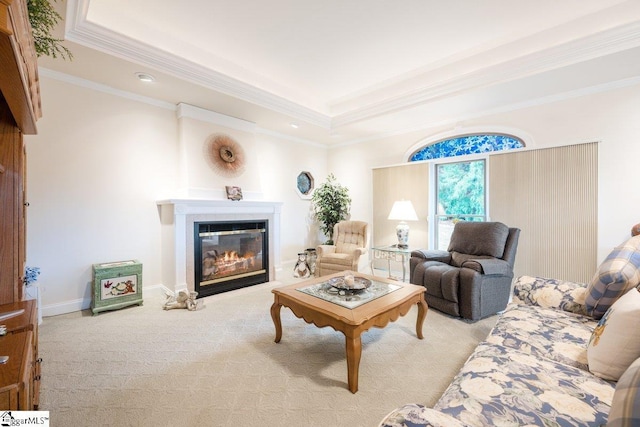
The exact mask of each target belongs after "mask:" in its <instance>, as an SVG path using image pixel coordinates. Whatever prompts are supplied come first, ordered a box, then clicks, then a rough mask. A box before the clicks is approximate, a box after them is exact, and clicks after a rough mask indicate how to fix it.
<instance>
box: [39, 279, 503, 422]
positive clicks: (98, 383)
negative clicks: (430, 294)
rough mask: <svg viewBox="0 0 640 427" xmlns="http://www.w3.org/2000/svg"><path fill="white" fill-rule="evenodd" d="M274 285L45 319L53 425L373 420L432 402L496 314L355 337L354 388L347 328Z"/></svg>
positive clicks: (45, 405) (45, 378) (45, 374)
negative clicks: (275, 305) (316, 320)
mask: <svg viewBox="0 0 640 427" xmlns="http://www.w3.org/2000/svg"><path fill="white" fill-rule="evenodd" d="M276 286H281V284H279V283H276V282H271V283H268V284H264V285H258V286H253V287H251V288H245V289H241V290H237V291H232V292H227V293H225V294H220V295H215V296H211V297H207V298H203V299H201V300H199V301H202V303H203V305H204V306H203V308H202V309H201V310H198V311H187V310H170V311H164V310H162V303H163V302H164V295H162V294H161V292H159V291H158V292H155V293H154V292H149V293H150V294H151V295H145V296H144V300H145V302H144V305H143V306H141V307H139V306H134V307H129V308H125V309H122V310H118V311H112V312H105V313H100V314H99V315H98V316H92V315H91V313H90V312H89V311H83V312H77V313H71V314H65V315H62V316H56V317H49V318H45V319H44V322H43V324H42V325H40V340H39V352H40V357H42V358H43V365H42V384H41V395H40V396H41V397H40V409H42V410H48V411H50V416H51V425H58V426H61V425H78V426H81V425H82V426H114V425H118V426H176V425H179V426H243V427H250V426H261V427H268V426H274V427H275V426H305V427H309V426H376V425H377V423H378V422H380V420H381V419H382V418H383V417H384V416H385V415H386V414H387V413H388V412H390V411H391V410H392V409H394V408H395V407H397V406H400V405H402V404H405V403H410V402H414V403H423V404H426V405H430V406H431V405H433V404H434V403H435V402H436V400H437V399H438V398H439V397H440V395H441V394H442V393H443V392H444V390H445V388H446V387H447V385H448V384H449V382H450V381H451V380H452V379H453V376H454V375H455V374H456V373H457V371H458V370H459V369H460V367H461V366H462V364H463V363H464V362H465V360H466V359H467V357H468V356H469V355H470V354H471V352H472V351H473V349H474V348H475V346H476V345H477V343H478V342H480V341H482V340H483V339H484V338H485V337H486V336H487V334H488V333H489V331H490V329H491V327H493V325H494V324H495V322H496V320H497V319H496V316H493V317H491V318H488V319H485V320H482V321H479V322H476V323H466V322H464V321H461V320H458V319H454V318H451V317H448V316H446V315H444V314H442V313H440V312H437V311H436V310H429V312H428V313H427V318H426V320H425V324H424V328H423V332H424V336H425V338H424V340H418V339H417V338H416V335H415V322H416V315H417V312H418V311H417V307H414V308H412V309H411V311H409V313H408V314H407V315H406V316H404V317H401V318H400V319H398V321H397V322H394V323H390V324H389V325H387V327H386V328H384V329H377V328H374V329H371V330H369V331H368V332H366V333H364V334H363V335H362V359H361V362H360V377H359V391H358V393H356V394H352V393H351V392H349V390H348V389H347V364H346V359H345V342H344V336H343V335H342V334H341V333H339V332H336V331H334V330H333V329H331V328H323V329H318V328H316V327H315V326H313V325H309V324H307V323H305V322H304V321H303V320H302V319H298V318H296V317H295V316H294V315H293V313H292V312H291V311H290V310H289V309H287V308H286V307H283V308H282V311H281V317H282V328H283V336H282V341H281V342H280V343H279V344H276V343H274V341H273V340H274V337H275V329H274V326H273V322H272V320H271V315H270V312H269V309H270V307H271V304H272V302H273V295H272V293H271V289H272V288H273V287H276Z"/></svg>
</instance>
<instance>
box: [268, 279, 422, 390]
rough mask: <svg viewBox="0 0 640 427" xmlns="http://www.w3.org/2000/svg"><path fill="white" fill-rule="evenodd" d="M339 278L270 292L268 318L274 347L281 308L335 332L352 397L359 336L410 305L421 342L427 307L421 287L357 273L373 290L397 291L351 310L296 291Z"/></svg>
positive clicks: (394, 317)
mask: <svg viewBox="0 0 640 427" xmlns="http://www.w3.org/2000/svg"><path fill="white" fill-rule="evenodd" d="M340 276H343V273H336V274H332V275H330V276H323V277H318V278H315V279H311V280H307V281H304V282H300V283H296V284H294V285H289V286H284V287H281V288H276V289H273V290H272V291H271V292H273V294H274V301H273V305H272V306H271V317H272V318H273V323H274V325H275V327H276V339H275V342H276V343H278V342H280V339H281V338H282V323H281V321H280V308H281V307H282V306H285V307H289V308H290V309H291V311H292V312H293V314H295V315H296V317H300V318H302V319H304V320H305V322H307V323H313V324H314V325H316V326H317V327H318V328H324V327H326V326H331V327H332V328H333V329H335V330H336V331H340V332H342V333H343V334H344V336H345V339H346V352H347V371H348V384H349V390H350V391H351V392H352V393H356V392H357V391H358V369H359V366H360V357H361V355H362V341H361V339H360V335H361V334H362V333H363V332H365V331H367V330H369V329H370V328H371V327H373V326H375V327H378V328H384V327H385V326H387V324H388V323H389V322H391V321H395V320H397V319H398V317H400V316H404V315H406V314H407V313H408V312H409V309H411V307H412V306H413V305H418V318H417V321H416V335H417V336H418V338H419V339H422V338H423V336H422V324H423V323H424V319H425V317H426V315H427V310H428V307H427V303H426V302H425V300H424V287H423V286H417V285H412V284H408V283H401V282H396V281H393V280H390V279H386V278H381V277H374V276H369V275H367V274H360V273H358V275H357V276H358V277H364V278H366V279H369V280H371V281H373V282H374V283H375V285H376V286H377V287H385V286H386V285H391V286H392V288H394V289H395V288H396V287H397V289H396V290H394V291H392V292H389V293H387V294H385V295H383V296H380V297H378V298H375V299H373V300H371V301H368V302H366V303H364V304H362V305H359V306H357V307H355V308H349V307H345V306H342V305H339V304H337V303H334V302H331V301H327V300H324V299H322V298H319V297H318V296H314V295H309V294H307V293H304V292H302V291H300V290H299V289H301V288H307V289H308V288H309V287H311V285H317V284H321V283H324V282H327V281H328V280H330V279H332V278H334V277H340ZM376 282H377V283H376Z"/></svg>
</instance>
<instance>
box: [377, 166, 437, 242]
mask: <svg viewBox="0 0 640 427" xmlns="http://www.w3.org/2000/svg"><path fill="white" fill-rule="evenodd" d="M402 199H404V200H411V202H412V204H413V207H414V208H415V210H416V213H417V214H418V221H410V222H408V224H409V228H410V232H409V246H410V247H412V248H414V247H415V248H426V247H428V244H429V239H428V232H427V229H428V226H427V214H428V210H429V164H428V163H409V164H406V165H400V166H391V167H385V168H378V169H374V170H373V233H372V240H371V243H372V245H373V246H384V245H392V244H394V243H398V239H397V237H396V226H397V225H398V222H397V221H391V220H388V219H387V217H388V216H389V212H391V207H392V206H393V202H395V201H396V200H402Z"/></svg>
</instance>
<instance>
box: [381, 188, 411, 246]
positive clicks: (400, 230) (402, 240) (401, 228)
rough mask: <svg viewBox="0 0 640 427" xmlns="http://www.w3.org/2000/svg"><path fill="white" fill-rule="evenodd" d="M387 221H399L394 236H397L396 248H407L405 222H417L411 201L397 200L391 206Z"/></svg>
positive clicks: (407, 236) (407, 234)
mask: <svg viewBox="0 0 640 427" xmlns="http://www.w3.org/2000/svg"><path fill="white" fill-rule="evenodd" d="M387 219H390V220H395V221H400V223H399V224H398V226H397V227H396V235H397V236H398V247H399V248H408V247H409V224H407V223H406V221H417V220H418V215H417V214H416V210H415V209H414V208H413V203H411V200H398V201H396V202H395V203H394V204H393V207H392V208H391V212H389V217H388V218H387Z"/></svg>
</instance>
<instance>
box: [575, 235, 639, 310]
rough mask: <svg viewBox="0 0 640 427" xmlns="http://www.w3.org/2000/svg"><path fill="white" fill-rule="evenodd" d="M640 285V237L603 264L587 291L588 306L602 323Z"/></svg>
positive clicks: (617, 248)
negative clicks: (618, 301)
mask: <svg viewBox="0 0 640 427" xmlns="http://www.w3.org/2000/svg"><path fill="white" fill-rule="evenodd" d="M638 284H640V236H635V237H632V238H630V239H629V240H627V241H626V242H625V243H623V244H622V245H620V246H618V247H616V248H615V249H614V250H613V251H612V252H611V253H610V254H609V256H608V257H607V258H606V259H605V260H604V261H603V262H602V264H601V265H600V267H598V271H597V272H596V274H595V275H594V276H593V279H591V283H589V287H588V288H587V296H586V298H585V306H586V309H587V312H588V313H589V314H590V315H592V316H593V318H594V319H596V320H598V319H600V318H601V317H602V316H603V315H604V313H605V312H606V311H607V310H608V309H609V307H611V305H612V304H613V303H614V302H615V300H617V299H618V298H620V297H621V296H622V295H623V294H624V293H625V292H626V291H628V290H629V289H631V288H632V287H634V286H637V285H638Z"/></svg>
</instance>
